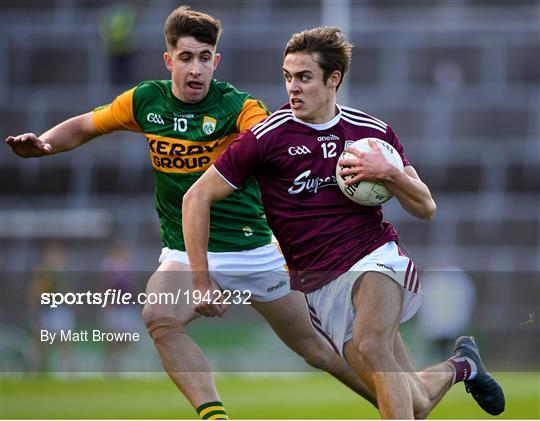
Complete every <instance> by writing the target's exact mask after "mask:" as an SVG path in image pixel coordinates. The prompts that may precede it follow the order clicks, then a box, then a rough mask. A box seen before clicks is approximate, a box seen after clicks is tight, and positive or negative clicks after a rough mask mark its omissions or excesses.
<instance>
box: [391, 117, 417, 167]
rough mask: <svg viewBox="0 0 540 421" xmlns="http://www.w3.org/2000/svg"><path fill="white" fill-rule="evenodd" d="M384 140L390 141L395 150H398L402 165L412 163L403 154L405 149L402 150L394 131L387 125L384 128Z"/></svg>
mask: <svg viewBox="0 0 540 421" xmlns="http://www.w3.org/2000/svg"><path fill="white" fill-rule="evenodd" d="M384 140H386V141H387V142H388V143H390V144H391V145H392V146H393V147H394V148H395V149H396V151H398V153H399V156H400V157H401V160H402V161H403V166H404V167H406V166H407V165H412V164H411V163H410V162H409V160H408V159H407V156H406V155H405V151H404V150H403V145H402V144H401V142H400V141H399V139H398V136H397V134H396V132H394V130H392V128H391V127H390V126H387V128H386V134H385V136H384Z"/></svg>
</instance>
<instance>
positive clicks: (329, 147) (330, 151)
mask: <svg viewBox="0 0 540 421" xmlns="http://www.w3.org/2000/svg"><path fill="white" fill-rule="evenodd" d="M321 147H322V150H323V158H335V157H336V156H337V153H336V144H335V143H334V142H328V143H322V144H321Z"/></svg>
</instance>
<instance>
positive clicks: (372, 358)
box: [353, 336, 392, 368]
mask: <svg viewBox="0 0 540 421" xmlns="http://www.w3.org/2000/svg"><path fill="white" fill-rule="evenodd" d="M353 345H354V347H355V349H356V351H357V352H358V356H359V359H360V361H362V362H364V363H366V364H368V365H369V366H370V367H372V368H377V367H378V366H379V365H383V364H384V361H385V360H386V359H387V358H391V357H392V353H391V347H390V344H389V343H388V341H385V340H384V339H382V338H381V337H377V336H375V337H361V338H359V339H358V340H354V339H353Z"/></svg>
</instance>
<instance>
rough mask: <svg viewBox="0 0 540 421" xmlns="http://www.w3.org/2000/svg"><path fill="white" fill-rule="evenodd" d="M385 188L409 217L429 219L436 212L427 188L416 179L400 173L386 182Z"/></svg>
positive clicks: (435, 206)
mask: <svg viewBox="0 0 540 421" xmlns="http://www.w3.org/2000/svg"><path fill="white" fill-rule="evenodd" d="M385 184H386V187H388V189H389V190H390V191H391V192H392V194H394V196H396V198H397V199H398V200H399V203H401V206H403V208H404V209H405V210H406V211H407V212H409V213H410V214H411V215H414V216H416V217H417V218H421V219H431V218H432V217H433V215H434V214H435V211H436V210H437V205H436V204H435V202H434V200H433V198H432V197H431V192H430V191H429V188H428V187H427V186H426V185H425V184H424V183H423V182H422V180H420V179H418V178H414V177H411V176H410V175H408V174H407V173H406V172H401V173H399V174H397V175H395V176H393V177H391V178H390V179H388V180H385Z"/></svg>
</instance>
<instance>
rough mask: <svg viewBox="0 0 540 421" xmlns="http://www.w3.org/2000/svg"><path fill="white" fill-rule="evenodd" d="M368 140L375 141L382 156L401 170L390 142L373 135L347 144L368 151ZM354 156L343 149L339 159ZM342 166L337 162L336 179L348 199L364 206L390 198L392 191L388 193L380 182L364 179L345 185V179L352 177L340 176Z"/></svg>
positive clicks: (375, 204) (378, 203)
mask: <svg viewBox="0 0 540 421" xmlns="http://www.w3.org/2000/svg"><path fill="white" fill-rule="evenodd" d="M369 140H372V141H374V142H376V143H377V145H378V147H379V149H380V150H381V151H382V153H383V155H384V157H385V158H386V160H387V161H388V162H389V163H390V164H392V165H393V166H394V167H396V168H398V169H399V170H400V171H403V161H402V160H401V156H399V153H398V151H396V150H395V149H394V147H393V146H392V145H390V143H388V142H385V141H384V140H381V139H377V138H375V137H366V138H364V139H360V140H357V141H356V142H353V143H351V144H350V145H347V146H348V147H351V148H356V149H358V150H360V151H362V152H367V153H370V152H371V147H370V146H369V143H368V141H369ZM345 149H347V148H345ZM355 158H356V156H354V155H353V154H352V153H350V152H347V151H346V150H344V151H343V152H342V153H341V156H340V157H339V159H340V160H342V159H355ZM343 168H346V167H344V166H341V165H339V164H338V165H337V166H336V180H337V183H338V186H339V188H340V189H341V191H342V192H343V194H344V195H345V196H347V197H348V198H349V199H351V200H352V201H353V202H356V203H358V204H360V205H364V206H377V205H380V204H381V203H384V202H386V201H387V200H389V199H391V198H392V193H390V190H388V189H387V188H386V186H385V185H384V183H382V182H373V181H367V180H366V181H360V182H358V183H354V184H350V185H346V184H345V179H347V178H352V175H347V176H344V177H342V176H340V175H339V174H338V172H339V170H341V169H343Z"/></svg>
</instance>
